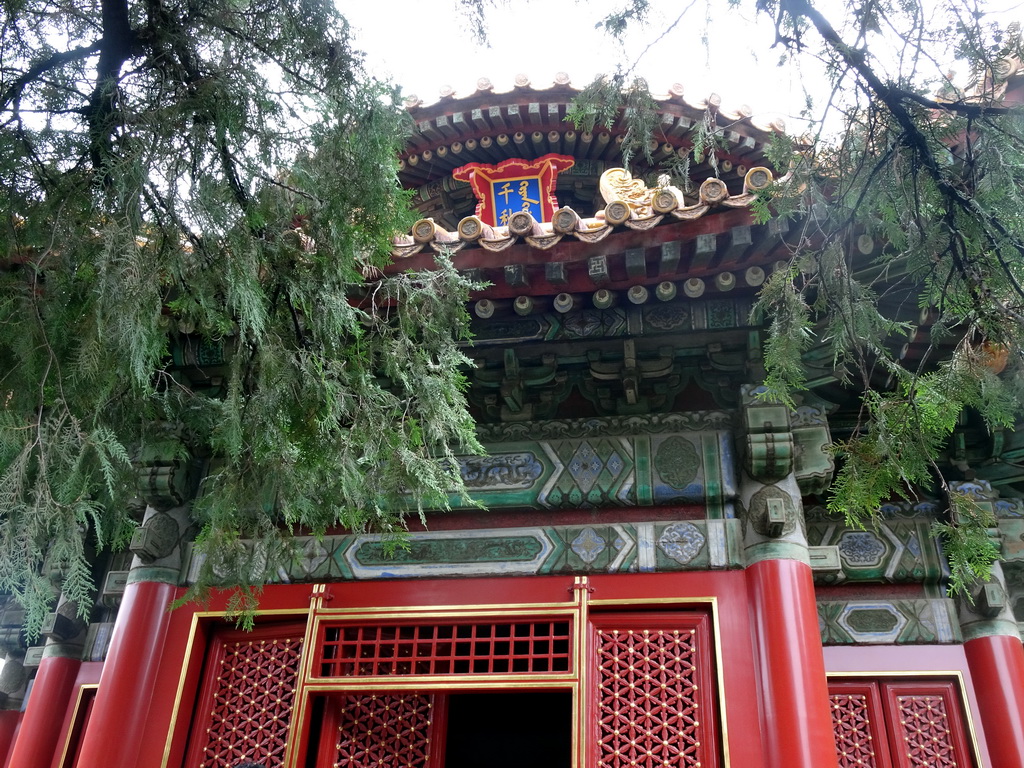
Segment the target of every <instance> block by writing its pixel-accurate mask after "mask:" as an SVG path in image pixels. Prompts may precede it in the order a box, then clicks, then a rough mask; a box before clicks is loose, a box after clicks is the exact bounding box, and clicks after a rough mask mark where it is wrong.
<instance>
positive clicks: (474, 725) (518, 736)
mask: <svg viewBox="0 0 1024 768" xmlns="http://www.w3.org/2000/svg"><path fill="white" fill-rule="evenodd" d="M571 760H572V694H571V693H570V692H568V691H523V692H520V691H516V692H509V693H456V694H450V695H449V698H448V731H447V735H446V739H445V761H444V765H445V768H479V766H481V765H486V766H487V768H523V766H529V768H568V766H569V765H570V764H571Z"/></svg>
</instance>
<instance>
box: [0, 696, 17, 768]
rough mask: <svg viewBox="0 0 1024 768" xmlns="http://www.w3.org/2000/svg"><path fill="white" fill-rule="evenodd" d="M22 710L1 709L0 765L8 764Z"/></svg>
mask: <svg viewBox="0 0 1024 768" xmlns="http://www.w3.org/2000/svg"><path fill="white" fill-rule="evenodd" d="M19 722H21V712H18V711H16V710H13V709H4V710H0V765H6V764H7V757H8V755H10V753H11V747H12V746H13V745H14V738H15V736H16V735H17V733H18V723H19Z"/></svg>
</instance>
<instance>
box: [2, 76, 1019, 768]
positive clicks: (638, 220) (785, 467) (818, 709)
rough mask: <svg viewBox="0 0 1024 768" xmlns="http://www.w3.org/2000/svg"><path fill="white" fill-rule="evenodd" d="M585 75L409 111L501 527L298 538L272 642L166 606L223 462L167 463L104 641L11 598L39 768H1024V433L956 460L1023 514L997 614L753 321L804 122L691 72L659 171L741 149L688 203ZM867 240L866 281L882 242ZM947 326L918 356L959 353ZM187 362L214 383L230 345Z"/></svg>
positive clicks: (667, 113)
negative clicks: (852, 500)
mask: <svg viewBox="0 0 1024 768" xmlns="http://www.w3.org/2000/svg"><path fill="white" fill-rule="evenodd" d="M576 92H577V91H576V89H574V88H573V87H572V86H571V85H570V83H569V81H568V78H567V77H565V76H563V75H559V76H558V77H557V78H556V79H555V81H554V83H552V84H547V83H545V84H543V85H542V86H539V87H537V86H534V85H532V84H531V83H530V81H529V80H528V79H526V78H525V77H524V78H519V79H517V81H516V83H515V86H514V87H513V88H512V89H511V90H508V91H505V92H501V91H499V90H496V89H495V88H494V87H493V86H492V85H491V83H489V82H488V81H486V80H481V81H480V82H479V84H478V89H477V90H476V92H475V93H472V94H469V95H467V96H460V95H456V94H453V93H444V94H442V97H441V99H440V100H439V101H437V102H436V103H433V104H429V105H425V104H422V103H420V102H416V101H413V102H411V103H410V104H409V112H410V114H411V115H412V117H413V119H414V120H415V126H416V130H415V133H414V135H413V136H412V138H411V139H410V141H409V144H408V148H407V151H406V153H405V154H404V155H403V156H402V159H401V168H402V170H401V178H402V181H403V183H404V184H405V185H406V186H407V187H408V188H409V189H411V190H413V192H414V203H415V205H416V207H417V208H418V210H419V211H420V213H421V219H420V221H419V222H418V223H417V224H416V225H415V226H414V227H413V228H412V230H411V231H410V232H409V233H407V234H405V235H403V236H401V237H398V238H397V239H396V240H395V243H394V257H395V266H394V268H395V269H406V268H429V267H430V266H431V264H432V261H433V259H434V256H435V254H437V253H439V252H447V253H450V254H451V258H452V259H453V261H454V263H455V265H456V266H457V267H458V269H460V270H462V271H464V272H467V273H471V274H472V275H473V276H474V277H476V278H478V279H480V280H482V281H487V282H489V283H490V287H488V288H487V289H485V290H482V291H480V292H479V293H477V294H475V295H474V296H473V300H472V305H471V307H470V310H471V312H472V314H473V318H474V320H473V322H474V331H475V335H476V339H475V343H474V344H473V346H472V347H471V349H470V350H469V354H470V356H471V357H472V358H473V359H474V361H475V368H474V369H473V370H472V371H470V372H469V377H470V382H471V384H470V390H469V397H470V401H471V404H472V407H473V409H474V412H475V415H476V418H477V421H478V424H479V436H480V438H481V440H482V441H483V443H484V444H485V446H486V448H487V450H488V455H487V456H486V457H472V458H466V459H465V460H464V461H463V464H462V472H463V475H464V477H465V480H466V483H467V485H468V486H469V487H470V489H471V490H472V492H473V494H474V496H475V498H476V499H478V500H479V501H481V502H483V503H484V504H485V505H486V510H485V511H481V510H479V509H464V510H456V511H454V512H451V513H448V514H445V515H434V516H430V517H429V520H428V522H429V529H428V530H418V529H417V530H414V531H413V533H412V534H411V537H410V542H409V544H410V546H409V548H408V550H406V551H403V552H399V553H398V555H397V556H394V557H391V556H389V555H388V554H387V553H386V552H385V551H384V548H383V547H382V545H381V542H380V541H379V540H378V539H377V538H376V537H374V536H370V535H334V536H328V537H326V538H323V539H313V538H310V539H308V540H302V541H300V544H301V551H300V553H299V555H298V556H297V557H296V559H295V560H294V562H292V563H291V564H290V565H289V567H288V568H287V569H284V570H282V572H281V574H280V583H275V584H270V585H268V586H267V587H266V589H265V591H264V593H263V595H262V598H261V609H260V612H259V615H258V617H257V622H256V628H255V630H254V631H252V632H249V633H246V632H242V631H239V630H237V629H236V628H235V627H234V624H233V622H232V621H231V620H229V619H228V618H226V616H225V612H224V607H225V606H223V605H217V604H214V605H210V606H204V607H198V606H195V605H187V606H185V607H183V608H178V609H176V610H173V611H169V610H168V605H169V604H170V602H171V601H172V600H173V599H174V598H175V597H177V596H178V595H180V594H181V593H182V591H183V586H182V585H183V584H185V583H187V581H188V579H189V574H190V572H192V569H193V568H194V563H192V560H191V556H190V544H189V542H190V536H191V535H192V528H191V526H190V521H189V519H188V501H189V496H188V491H187V489H188V488H190V487H193V485H194V483H193V482H191V480H194V473H195V472H196V466H195V465H194V464H192V463H189V462H187V461H183V460H181V459H180V458H175V456H176V455H177V454H176V453H175V452H174V451H173V450H169V451H168V453H167V455H166V456H164V455H159V451H156V452H155V453H154V455H152V456H150V457H148V460H147V463H146V465H145V466H144V467H143V469H142V471H143V472H144V474H145V477H144V479H145V483H144V485H145V487H147V488H148V489H149V491H148V493H147V496H146V498H145V499H144V500H145V502H146V505H147V506H146V510H145V516H144V523H143V525H142V527H141V528H140V529H139V532H138V533H137V535H136V536H135V538H134V539H133V542H132V547H131V549H132V552H131V553H130V554H128V555H125V556H123V557H115V558H114V559H113V560H111V561H110V562H109V563H107V564H106V565H105V570H104V577H103V579H102V582H101V583H102V585H103V587H102V594H101V595H100V598H99V601H98V603H97V605H96V607H95V610H94V612H93V620H92V622H91V623H88V624H86V623H84V622H81V621H80V620H79V619H77V618H76V615H75V612H74V611H73V610H70V609H69V608H67V607H66V606H63V605H61V606H58V608H57V610H56V612H55V613H54V614H53V616H51V619H50V621H49V622H48V623H47V626H46V627H45V637H46V640H45V644H44V645H41V646H38V647H31V648H25V647H24V646H23V645H22V644H21V640H20V637H21V636H20V634H19V629H20V626H21V617H20V615H19V612H18V610H17V609H16V608H15V607H14V606H13V604H12V605H10V606H8V607H7V609H6V610H5V611H4V612H3V613H2V614H0V632H2V639H3V644H4V647H5V648H6V650H7V663H6V664H5V665H4V667H3V670H2V672H0V692H2V695H3V700H4V702H5V704H4V706H5V709H4V710H3V711H2V712H0V755H3V754H6V755H7V763H6V764H7V765H8V766H11V768H72V767H73V766H78V767H79V768H99V767H100V766H102V768H165V767H166V768H181V767H182V766H186V767H187V768H200V766H203V767H205V768H230V766H234V765H236V764H238V763H240V762H242V761H243V760H247V759H248V760H254V761H257V762H261V763H263V764H265V765H266V766H267V768H279V767H280V766H287V767H288V768H310V767H312V766H316V767H317V768H328V767H329V766H342V767H344V768H431V766H436V768H475V766H480V765H486V766H488V768H506V767H507V768H513V766H515V767H516V768H518V767H519V766H530V767H531V768H698V767H703V768H712V767H713V768H730V767H731V768H837V766H842V768H855V767H857V768H860V767H864V768H890V767H891V768H897V767H898V768H912V767H915V768H933V767H937V766H938V767H942V768H947V767H950V768H951V767H953V766H956V767H957V768H1024V652H1022V646H1021V637H1020V632H1019V627H1018V623H1017V621H1016V618H1015V614H1016V613H1020V614H1021V615H1022V616H1024V602H1022V601H1024V544H1022V539H1024V502H1022V501H1021V498H1020V497H1021V496H1022V495H1024V474H1022V470H1021V469H1020V467H1021V464H1020V461H1021V455H1022V453H1024V446H1022V444H1021V439H1019V438H1017V437H1016V436H1015V435H1014V434H1012V433H1001V434H996V435H994V436H989V435H987V434H985V433H984V432H983V431H982V430H980V429H979V428H977V425H974V424H971V423H965V424H964V425H963V427H962V429H961V430H960V431H959V432H958V433H957V436H956V440H955V441H954V444H953V445H951V447H950V449H949V454H948V455H944V456H939V457H936V459H937V460H938V461H940V462H945V463H948V464H951V465H955V466H957V467H960V468H961V469H963V468H964V467H966V468H968V470H967V471H963V472H962V473H961V474H960V475H956V476H959V477H961V478H963V479H962V482H960V483H959V485H958V488H959V490H960V491H961V492H965V493H969V494H971V495H972V496H974V497H975V498H976V499H977V501H978V503H979V504H983V505H989V506H990V507H991V508H992V509H993V510H994V512H995V515H996V517H997V519H998V523H999V525H998V530H994V531H993V535H994V536H998V538H999V541H1000V545H1001V547H1002V554H1003V557H1004V564H1003V567H1002V570H1001V571H997V572H996V573H995V574H994V578H993V580H992V581H991V582H990V583H988V584H983V585H978V589H977V594H976V595H975V599H974V602H973V604H970V603H969V602H967V601H959V602H957V601H954V600H953V599H950V598H949V597H947V595H946V586H947V577H948V566H947V563H946V561H945V559H944V556H943V552H942V549H941V546H940V543H939V542H938V541H937V539H936V537H935V536H934V535H933V534H932V529H931V526H932V523H933V521H935V520H939V519H942V518H943V515H944V514H945V509H946V506H947V505H946V502H945V500H944V499H943V498H940V497H938V496H935V497H932V498H922V499H921V500H920V501H918V502H916V503H902V502H901V503H892V504H889V505H886V506H885V507H884V508H883V509H882V510H881V517H882V521H881V523H880V524H879V526H878V527H877V528H875V529H871V530H851V529H849V528H847V527H846V526H845V525H844V523H843V522H842V520H839V519H836V518H834V517H830V516H829V515H828V514H827V513H826V511H825V508H824V501H823V500H824V498H825V494H826V491H827V488H828V486H829V483H830V481H831V478H832V475H833V471H834V466H833V459H832V457H831V455H830V453H829V449H828V446H829V444H830V442H831V441H832V440H834V439H837V438H839V439H841V438H842V437H843V436H844V435H845V434H847V433H848V431H849V429H850V425H851V424H852V420H853V415H852V414H853V413H854V411H853V410H852V409H854V408H856V395H857V393H856V392H850V391H848V390H846V389H845V388H844V386H843V384H842V382H841V381H839V380H838V377H837V374H836V372H835V371H834V370H833V369H832V365H831V359H830V357H829V355H826V354H823V353H820V352H819V351H818V350H810V351H809V352H808V354H807V355H806V365H807V369H808V378H809V379H810V381H811V385H812V386H811V389H810V390H809V392H808V393H806V395H805V396H804V397H803V399H802V401H801V402H800V404H799V407H797V408H796V410H789V409H787V408H785V407H782V406H779V405H771V404H767V403H765V402H763V401H761V400H759V399H757V397H756V395H757V392H758V387H759V383H760V381H761V380H762V377H763V376H764V370H763V364H762V357H761V354H762V353H761V348H762V343H763V340H764V337H763V333H764V323H763V322H760V321H755V320H753V319H752V318H751V307H752V304H753V302H754V300H755V297H756V295H757V292H758V290H759V287H760V286H761V285H762V283H763V282H764V280H765V278H766V276H767V275H769V274H770V273H771V272H772V271H773V270H775V269H779V268H783V266H784V263H785V261H784V260H785V259H786V258H787V256H788V253H789V251H788V247H789V244H790V243H791V241H792V239H793V238H794V237H796V236H797V233H798V232H799V222H793V221H788V222H787V221H782V220H772V221H769V222H767V223H765V224H759V223H757V222H756V221H755V219H754V218H753V216H752V215H751V212H750V206H751V204H752V202H753V201H754V200H755V198H756V196H757V194H758V193H759V192H760V191H762V190H764V189H766V188H767V187H769V186H770V185H771V183H772V180H773V178H774V177H775V176H777V175H778V171H777V169H773V168H771V167H770V166H768V165H767V163H766V162H765V160H764V156H763V154H764V149H765V146H766V143H767V142H768V141H769V140H770V139H771V137H772V135H773V133H774V132H776V131H782V130H783V126H782V125H781V124H778V123H773V124H765V123H761V122H758V120H756V119H755V118H753V117H752V116H751V115H750V114H749V111H746V110H744V109H739V110H735V111H730V110H728V109H726V108H724V107H723V106H722V105H721V103H720V100H719V99H718V98H717V97H716V96H711V97H709V98H708V99H691V98H689V95H688V94H687V95H685V96H684V94H683V91H682V89H680V88H678V87H673V88H672V89H671V91H670V93H669V94H668V95H667V96H664V97H663V98H661V99H659V101H658V104H659V108H660V114H661V124H660V128H659V130H658V138H657V141H656V142H655V144H652V146H651V150H652V156H653V159H654V163H655V165H657V163H659V162H661V161H663V160H665V159H666V158H668V157H669V156H671V155H673V154H677V153H682V154H685V153H687V152H691V150H692V142H693V137H694V135H695V133H694V132H695V131H696V130H697V126H699V125H704V126H710V127H711V129H712V130H714V131H715V132H716V133H717V135H718V138H719V140H720V147H721V148H720V149H719V150H717V151H716V153H715V155H714V156H710V155H708V156H704V157H702V158H697V159H696V161H695V162H694V163H693V164H692V182H693V184H692V188H681V187H678V186H672V184H671V183H670V182H669V180H668V179H665V178H662V179H658V176H657V173H656V170H655V167H654V166H651V167H647V166H645V165H643V164H641V165H638V166H637V165H635V166H633V167H631V168H628V169H624V168H622V167H621V164H622V162H621V155H620V151H619V147H620V144H621V143H622V141H623V136H624V133H625V126H624V125H622V124H616V125H614V126H612V127H611V128H610V129H602V130H598V131H595V132H593V133H585V132H581V131H577V130H575V129H574V128H573V126H572V125H571V124H569V123H567V122H566V121H565V116H566V109H567V106H568V104H569V103H570V102H571V101H572V99H573V97H574V95H575V94H576ZM854 242H855V247H856V248H857V249H858V251H859V255H860V256H862V257H863V261H864V265H865V269H867V268H869V266H870V264H871V261H872V257H873V256H876V255H877V254H878V253H880V252H881V249H882V247H883V244H882V243H878V242H874V241H872V239H871V238H870V237H866V236H862V237H860V238H859V239H854ZM883 309H887V310H888V309H889V308H886V307H883ZM896 309H897V308H892V310H893V311H896ZM914 319H915V322H916V323H917V324H918V325H919V326H920V332H919V333H917V334H915V335H912V336H911V337H909V338H908V339H907V341H906V346H905V348H904V349H903V350H901V352H902V353H903V354H904V355H910V356H913V355H917V354H920V353H921V352H922V350H923V349H925V348H926V346H927V343H928V342H927V324H928V316H927V314H924V315H922V316H921V317H920V318H917V316H916V310H915V317H914ZM178 362H179V364H180V368H181V370H182V372H183V375H187V376H189V377H192V378H193V379H195V380H197V381H198V380H201V379H202V377H204V376H209V375H210V370H211V369H212V368H215V367H216V365H217V362H218V361H217V360H216V359H212V358H211V359H206V358H204V359H200V356H198V355H197V354H195V353H190V352H188V350H185V351H184V352H183V353H182V354H181V355H180V358H179V360H178ZM190 478H191V479H190Z"/></svg>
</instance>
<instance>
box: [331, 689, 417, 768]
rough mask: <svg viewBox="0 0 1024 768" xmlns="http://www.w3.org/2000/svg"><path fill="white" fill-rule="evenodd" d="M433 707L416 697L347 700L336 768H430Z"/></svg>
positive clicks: (374, 697) (390, 695) (343, 705)
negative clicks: (382, 767)
mask: <svg viewBox="0 0 1024 768" xmlns="http://www.w3.org/2000/svg"><path fill="white" fill-rule="evenodd" d="M432 707H433V697H432V696H428V695H421V694H415V693H406V694H369V695H353V696H345V697H344V698H343V699H342V703H341V721H340V724H339V726H338V744H337V750H338V753H337V760H336V762H335V763H334V768H378V767H379V766H386V767H387V768H426V767H427V766H429V765H430V762H429V761H430V723H431V709H432Z"/></svg>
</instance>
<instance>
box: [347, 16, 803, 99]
mask: <svg viewBox="0 0 1024 768" xmlns="http://www.w3.org/2000/svg"><path fill="white" fill-rule="evenodd" d="M651 4H652V6H653V7H654V12H653V14H652V22H653V23H652V25H651V26H650V27H649V28H647V29H637V30H635V31H634V32H633V33H632V34H631V35H630V37H629V40H628V43H627V50H626V51H625V52H624V51H623V50H621V48H620V46H619V45H618V44H617V43H615V42H614V41H612V40H611V38H610V37H609V36H607V35H605V34H604V33H603V32H602V31H601V30H595V29H594V24H595V22H596V21H597V20H599V19H600V18H602V17H603V16H604V15H605V14H606V13H608V12H609V11H610V10H613V9H616V8H618V7H621V5H622V2H621V0H589V2H581V3H577V2H574V1H573V0H533V1H532V2H525V0H509V2H508V4H507V6H505V7H502V8H496V9H493V10H490V11H489V12H488V14H487V28H488V31H489V35H490V42H491V48H481V47H479V46H477V45H476V44H475V43H474V42H473V40H472V36H471V34H470V33H469V31H468V29H467V23H466V21H465V20H464V19H463V18H461V17H460V15H459V10H458V8H457V4H456V2H455V0H433V2H418V1H417V0H388V2H378V3H373V2H366V0H338V6H339V8H340V9H341V11H342V13H343V14H344V15H345V16H346V17H347V18H348V19H349V21H350V22H351V23H352V25H353V27H354V31H355V40H356V47H357V48H360V49H362V50H364V51H366V53H367V54H368V56H367V58H368V61H369V62H370V63H371V64H372V65H373V67H374V71H375V73H376V74H378V75H391V76H392V78H393V79H394V80H395V81H396V82H397V83H398V84H399V85H401V86H402V90H403V92H404V93H406V94H416V95H417V96H419V97H420V98H421V99H423V101H424V102H425V103H427V104H430V103H433V102H435V101H436V100H437V98H438V93H439V92H440V90H441V88H442V86H451V87H452V88H454V89H455V91H456V94H462V95H468V94H471V93H473V91H474V90H475V89H476V81H477V79H478V78H480V77H487V78H490V80H491V82H492V83H493V84H494V87H495V89H496V90H498V91H506V90H510V89H511V88H512V84H513V78H514V77H515V76H516V75H517V74H518V73H521V72H522V73H525V74H527V75H529V77H530V79H531V82H532V83H533V85H534V87H547V86H549V85H551V83H552V81H553V79H554V76H555V74H556V73H557V72H567V73H568V74H569V76H570V77H571V78H572V83H573V85H575V86H576V87H583V86H585V85H586V84H587V83H588V82H590V81H591V80H592V79H593V77H594V76H595V75H596V74H600V73H610V72H612V71H614V69H615V66H616V64H617V63H619V62H632V61H633V60H635V59H636V57H637V56H638V55H639V54H640V52H641V51H643V49H644V48H645V47H646V45H647V44H648V43H649V42H651V41H653V40H654V39H655V38H656V37H657V36H658V34H660V32H661V31H662V30H664V28H665V27H666V26H667V25H668V24H669V23H671V21H672V20H673V19H674V18H675V17H676V15H678V13H679V12H680V10H681V9H682V8H684V7H685V5H686V0H652V3H651ZM712 5H715V6H718V5H720V6H721V8H722V13H721V17H719V18H717V19H716V20H715V21H714V23H713V24H712V25H711V30H710V32H709V35H708V39H709V43H710V44H711V48H710V51H709V49H708V47H707V46H706V45H705V44H704V42H702V35H703V34H704V32H705V29H706V26H707V25H706V24H705V20H704V7H705V4H704V2H703V0H697V2H695V3H693V9H692V10H691V11H689V12H688V13H687V15H686V17H685V18H684V19H683V21H682V22H680V24H679V25H678V26H677V27H676V28H675V29H673V30H672V32H671V33H670V34H669V35H667V36H666V38H665V39H664V40H662V41H661V42H660V43H659V44H657V45H655V46H653V47H652V48H651V50H650V51H649V52H648V53H647V54H646V55H645V56H644V57H643V58H642V59H641V61H640V63H639V66H638V69H637V72H638V74H640V75H642V76H644V77H646V78H647V81H648V85H649V86H650V88H651V90H652V92H653V93H655V94H664V93H667V91H668V89H669V86H671V85H672V84H673V83H676V82H678V83H681V84H682V85H683V87H684V90H685V93H686V94H687V97H688V98H691V99H692V100H694V101H699V100H701V99H702V98H705V97H706V96H707V95H709V94H710V93H713V92H714V93H718V94H719V95H720V96H721V97H722V103H723V106H724V107H726V108H728V107H737V106H739V105H741V104H747V105H749V106H751V107H752V108H753V109H754V111H755V113H756V114H759V115H769V114H770V115H773V116H774V115H783V116H785V113H786V112H787V111H788V110H789V108H790V107H789V105H790V104H795V105H797V106H796V107H794V109H799V105H800V104H801V103H802V102H801V100H802V97H801V96H800V95H799V93H800V91H799V88H798V87H796V83H795V80H794V79H793V78H792V77H790V75H789V74H787V72H785V71H783V70H779V69H777V68H776V67H775V66H774V64H775V61H776V60H777V58H778V53H777V52H773V51H770V50H769V46H770V43H771V40H772V35H773V32H772V30H771V29H770V27H769V26H768V25H767V24H766V23H765V22H764V20H762V22H761V23H759V24H758V25H757V28H756V29H755V28H754V26H753V23H752V22H751V21H750V20H749V18H747V17H746V14H745V13H741V12H739V11H736V10H732V9H728V7H727V4H726V2H725V0H713V2H712ZM755 50H756V51H758V53H755ZM791 85H793V86H794V87H796V94H797V95H796V97H795V100H794V99H793V98H791V97H790V93H789V91H790V86H791Z"/></svg>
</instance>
